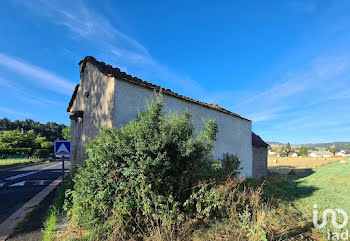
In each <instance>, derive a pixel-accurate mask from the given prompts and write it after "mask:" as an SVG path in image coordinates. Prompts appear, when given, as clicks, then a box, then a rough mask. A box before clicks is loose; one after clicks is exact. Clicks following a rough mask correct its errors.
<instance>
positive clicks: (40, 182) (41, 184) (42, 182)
mask: <svg viewBox="0 0 350 241" xmlns="http://www.w3.org/2000/svg"><path fill="white" fill-rule="evenodd" d="M45 182H46V180H40V181H38V182H36V183H35V184H34V185H35V186H43V185H45Z"/></svg>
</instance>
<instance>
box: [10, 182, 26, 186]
mask: <svg viewBox="0 0 350 241" xmlns="http://www.w3.org/2000/svg"><path fill="white" fill-rule="evenodd" d="M24 184H26V181H22V182H17V183H15V184H12V185H10V186H9V187H22V186H24Z"/></svg>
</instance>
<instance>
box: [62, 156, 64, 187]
mask: <svg viewBox="0 0 350 241" xmlns="http://www.w3.org/2000/svg"><path fill="white" fill-rule="evenodd" d="M62 183H64V156H62Z"/></svg>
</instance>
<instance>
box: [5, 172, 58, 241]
mask: <svg viewBox="0 0 350 241" xmlns="http://www.w3.org/2000/svg"><path fill="white" fill-rule="evenodd" d="M61 182H62V176H60V177H59V178H57V179H56V180H54V181H53V182H51V183H50V184H49V185H48V186H47V187H46V188H45V189H44V190H42V191H41V192H39V193H38V194H37V195H35V196H34V197H33V198H32V199H30V200H29V201H28V202H27V203H25V204H24V205H23V206H22V207H21V208H19V209H17V211H16V212H14V213H13V214H12V215H11V216H10V217H8V218H7V219H6V220H5V221H4V222H2V223H1V224H0V241H5V240H6V239H7V238H8V237H9V236H10V234H11V233H12V232H13V230H14V228H15V227H16V226H17V225H18V224H19V223H20V222H22V221H23V220H24V217H25V216H26V214H27V213H29V212H31V211H33V209H34V208H35V206H36V205H38V204H40V202H41V201H42V200H43V199H44V198H45V197H46V196H47V195H49V193H50V192H51V191H52V190H54V189H55V188H56V187H57V185H58V184H60V183H61Z"/></svg>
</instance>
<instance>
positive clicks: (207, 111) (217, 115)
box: [67, 57, 268, 177]
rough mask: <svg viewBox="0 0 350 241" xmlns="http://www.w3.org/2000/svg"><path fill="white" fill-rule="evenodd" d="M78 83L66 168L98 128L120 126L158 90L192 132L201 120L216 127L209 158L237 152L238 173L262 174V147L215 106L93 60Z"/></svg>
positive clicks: (245, 124) (244, 125)
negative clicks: (185, 116)
mask: <svg viewBox="0 0 350 241" xmlns="http://www.w3.org/2000/svg"><path fill="white" fill-rule="evenodd" d="M79 65H80V83H79V84H78V85H77V86H76V88H75V90H74V92H73V95H72V98H71V101H70V102H69V106H68V108H67V111H68V112H69V113H70V117H69V118H70V119H71V125H70V127H71V142H72V156H71V161H72V166H75V165H76V164H77V163H78V162H79V161H81V160H84V159H85V158H86V157H87V153H86V151H85V147H84V143H86V142H87V140H88V139H89V138H94V137H95V136H96V135H98V134H99V129H98V128H97V127H98V126H104V127H113V126H115V127H117V128H119V127H121V126H124V125H126V124H128V123H129V122H130V120H132V119H134V118H137V114H138V109H139V110H141V111H142V110H145V108H146V103H145V99H148V98H154V97H155V93H154V91H155V90H156V91H159V90H161V91H162V94H163V102H164V104H165V111H172V112H178V113H181V112H183V111H185V110H187V111H189V112H190V113H191V114H192V118H193V124H194V127H195V129H196V130H199V129H202V128H203V121H202V120H203V118H207V117H210V118H212V119H215V121H216V122H217V124H218V126H219V132H218V133H217V136H216V141H215V148H214V156H215V158H221V157H222V155H223V154H224V153H230V154H237V156H238V157H239V159H240V160H241V167H242V170H241V173H240V174H241V175H242V176H245V177H256V176H265V175H266V174H267V146H268V144H267V143H265V142H264V141H263V140H262V139H261V138H260V137H259V136H257V135H255V134H254V133H253V132H252V121H251V120H249V119H246V118H244V117H242V116H240V115H238V114H235V113H233V112H231V111H229V110H226V109H224V108H222V107H220V106H218V105H214V104H208V103H204V102H200V101H197V100H194V99H191V98H189V97H185V96H183V95H180V94H177V93H175V92H173V91H171V90H169V89H164V88H162V87H161V86H157V85H154V84H151V83H149V82H146V81H143V80H141V79H139V78H136V77H133V76H131V75H128V74H126V73H125V72H122V71H120V69H118V68H113V67H112V66H111V65H107V64H105V63H103V62H99V61H97V60H96V59H95V58H93V57H86V58H85V59H84V60H82V61H81V62H80V63H79Z"/></svg>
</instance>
